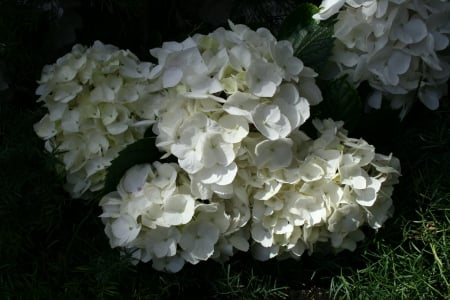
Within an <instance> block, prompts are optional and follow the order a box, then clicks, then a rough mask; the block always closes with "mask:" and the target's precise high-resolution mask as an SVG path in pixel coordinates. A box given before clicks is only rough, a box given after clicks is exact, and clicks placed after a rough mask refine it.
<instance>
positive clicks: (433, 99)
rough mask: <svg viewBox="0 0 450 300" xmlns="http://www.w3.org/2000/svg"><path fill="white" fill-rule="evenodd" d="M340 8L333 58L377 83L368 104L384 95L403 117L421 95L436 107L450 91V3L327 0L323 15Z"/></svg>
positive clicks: (356, 76)
mask: <svg viewBox="0 0 450 300" xmlns="http://www.w3.org/2000/svg"><path fill="white" fill-rule="evenodd" d="M335 14H337V21H336V24H335V27H334V36H335V38H336V43H335V48H334V51H333V56H332V58H331V60H332V61H334V62H335V63H336V65H337V66H338V68H339V72H340V74H348V75H349V80H350V81H352V82H353V83H354V84H355V85H359V84H360V83H361V82H363V81H367V82H368V83H369V85H370V86H371V87H372V88H373V89H374V92H373V93H372V94H371V95H370V96H369V98H368V105H369V106H371V107H373V108H380V107H381V103H382V99H383V98H384V99H386V100H388V101H389V104H390V106H391V107H392V108H395V109H401V111H400V116H401V117H402V118H403V117H404V116H405V114H406V113H407V112H408V110H409V109H410V108H411V105H412V103H413V102H414V100H415V99H416V97H417V98H418V99H419V100H420V101H421V102H422V103H423V104H424V105H425V106H426V107H428V108H429V109H432V110H434V109H437V108H438V107H439V101H440V99H441V98H442V97H443V96H444V95H446V94H447V90H448V87H447V82H448V79H449V76H450V58H449V56H448V53H447V54H444V52H443V50H445V49H446V48H447V47H448V45H449V35H450V23H449V21H448V20H449V18H450V3H449V2H448V1H445V0H443V1H439V0H419V1H408V0H383V1H379V0H359V1H355V0H346V1H345V0H330V1H328V0H326V1H323V2H322V4H321V10H320V12H319V13H317V14H316V15H314V18H315V19H316V20H318V21H321V20H326V19H329V18H330V17H331V16H333V15H335Z"/></svg>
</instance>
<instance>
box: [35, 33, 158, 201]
mask: <svg viewBox="0 0 450 300" xmlns="http://www.w3.org/2000/svg"><path fill="white" fill-rule="evenodd" d="M151 69H152V65H151V64H150V63H145V62H140V61H139V60H138V58H137V57H136V56H135V55H134V54H132V53H131V52H130V51H128V50H119V49H117V48H116V47H114V46H112V45H105V44H102V43H101V42H99V41H96V42H95V43H94V45H93V46H92V47H89V48H87V47H84V46H81V45H75V46H74V47H73V48H72V51H71V52H70V53H68V54H66V55H64V56H63V57H61V58H59V59H58V60H57V61H56V63H55V64H52V65H47V66H45V67H44V69H43V72H42V76H41V79H40V81H39V87H38V88H37V90H36V94H37V95H39V96H40V97H39V100H38V101H40V102H43V103H44V106H45V107H46V108H47V110H48V113H47V114H46V115H45V116H44V117H43V118H42V119H41V120H40V121H39V122H38V123H36V124H35V125H34V129H35V131H36V133H37V134H38V136H39V137H41V138H42V139H44V140H45V141H46V142H45V147H46V149H47V150H48V151H49V152H54V153H56V156H57V158H58V159H60V160H61V161H62V163H63V165H64V169H65V170H64V171H65V173H66V174H67V185H66V188H67V190H68V191H69V192H70V193H71V195H72V196H73V197H82V196H85V195H86V193H87V192H89V191H90V192H93V191H98V190H100V189H101V188H102V186H103V182H104V179H105V174H106V171H105V169H106V168H107V167H108V166H109V165H110V163H111V161H112V159H114V158H115V157H116V156H117V154H118V152H119V151H120V150H122V149H123V148H125V147H126V146H127V145H128V144H130V143H132V142H134V141H136V140H138V139H140V138H142V137H143V134H144V131H145V129H146V128H147V127H148V126H150V125H151V124H152V123H153V122H154V119H155V112H154V110H155V109H156V106H155V104H154V101H153V100H151V99H150V97H149V93H148V92H147V88H146V86H147V84H148V81H149V79H150V72H151Z"/></svg>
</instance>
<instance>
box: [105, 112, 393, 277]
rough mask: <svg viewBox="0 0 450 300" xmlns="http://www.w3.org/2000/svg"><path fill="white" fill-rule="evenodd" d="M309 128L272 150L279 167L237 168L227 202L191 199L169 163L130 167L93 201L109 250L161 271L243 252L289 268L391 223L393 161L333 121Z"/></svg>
mask: <svg viewBox="0 0 450 300" xmlns="http://www.w3.org/2000/svg"><path fill="white" fill-rule="evenodd" d="M314 124H315V126H316V128H317V129H318V131H319V135H320V136H319V137H318V138H317V139H315V140H313V139H310V138H309V137H308V136H307V135H306V134H304V133H303V132H301V131H297V132H296V133H293V134H291V136H290V138H289V140H290V141H291V142H290V143H288V145H289V147H286V148H285V149H284V150H282V151H283V152H285V153H284V154H285V156H290V159H289V160H290V164H289V165H287V166H286V167H276V168H273V165H271V164H266V165H265V166H257V164H256V163H255V160H254V159H259V158H258V157H255V158H254V159H252V158H250V157H249V156H248V157H247V159H244V158H242V159H240V160H239V161H238V165H239V168H238V171H237V175H236V178H235V179H234V180H233V182H232V184H231V185H232V187H233V194H232V195H231V196H229V197H227V199H223V198H221V195H220V194H219V195H213V196H212V197H211V199H210V200H207V201H202V200H201V199H198V198H196V197H194V196H193V193H192V188H191V182H190V181H191V179H190V177H191V178H192V176H188V174H187V173H186V172H185V171H183V170H182V169H181V168H180V167H179V166H178V165H177V164H175V163H160V162H154V163H153V165H150V164H143V165H137V166H134V167H132V168H131V169H129V170H128V171H127V173H126V174H125V176H124V177H123V178H122V180H121V182H120V183H119V185H118V188H117V191H114V192H111V193H109V194H107V195H106V196H105V197H103V199H102V200H101V202H100V205H101V206H102V208H103V214H102V215H101V218H102V220H103V222H104V223H105V225H106V227H105V232H106V234H107V236H108V237H109V239H110V244H111V247H118V246H119V247H122V248H123V249H124V250H125V251H126V252H128V253H131V254H132V256H133V257H134V258H135V259H136V260H140V261H143V262H148V261H150V260H151V261H152V262H153V267H154V268H155V269H158V270H165V271H168V272H177V271H179V270H180V269H181V268H182V267H183V266H184V264H185V263H186V262H189V263H191V264H197V263H198V262H200V261H204V260H207V259H214V260H218V261H224V260H226V259H228V258H229V257H231V256H232V255H233V254H234V253H235V252H236V251H248V250H251V252H252V255H253V256H254V257H255V258H256V259H258V260H267V259H270V258H273V257H278V258H287V257H293V258H295V259H298V258H299V257H301V255H302V254H303V253H304V252H305V251H306V250H307V251H308V252H309V253H311V252H313V250H314V247H315V246H316V245H317V244H325V245H327V247H328V248H331V249H334V250H335V251H341V250H343V249H348V250H351V251H353V250H354V249H355V248H356V243H357V242H358V241H361V240H362V239H363V238H364V234H363V233H362V231H361V230H360V227H361V226H363V225H364V224H368V225H369V226H370V227H372V228H374V229H378V228H380V227H381V226H382V224H383V223H384V221H385V220H386V219H387V218H388V217H389V216H391V214H392V212H393V206H392V200H391V195H392V192H393V185H394V184H396V183H397V182H398V176H399V170H400V165H399V161H398V160H397V159H396V158H395V157H392V156H385V155H380V154H377V153H375V149H374V147H373V146H371V145H369V144H367V142H365V141H364V140H361V139H353V138H349V137H347V132H346V131H345V130H344V129H343V128H342V125H343V122H334V121H332V120H324V121H319V120H315V121H314ZM250 135H252V137H251V138H250V137H248V138H246V139H247V140H244V142H243V143H244V144H245V145H244V147H245V148H247V151H248V154H251V153H254V151H255V149H252V147H251V146H250V145H251V144H255V141H254V140H255V139H258V138H259V139H264V138H262V137H261V136H260V135H259V134H258V133H256V132H254V134H250ZM254 136H256V137H254ZM264 140H265V141H270V140H267V139H264ZM275 142H276V143H278V142H279V141H278V140H277V141H275ZM280 142H281V141H280ZM247 143H248V145H249V146H247ZM273 145H276V144H273ZM280 146H281V147H283V144H282V143H280ZM277 154H282V153H276V154H275V155H277ZM276 157H277V158H278V157H279V156H278V155H277V156H276ZM274 159H275V160H276V158H274ZM280 159H281V160H283V159H284V158H280ZM316 247H317V246H316Z"/></svg>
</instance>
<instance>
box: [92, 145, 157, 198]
mask: <svg viewBox="0 0 450 300" xmlns="http://www.w3.org/2000/svg"><path fill="white" fill-rule="evenodd" d="M160 156H161V155H160V152H159V151H158V149H157V148H156V146H155V138H154V137H146V138H143V139H140V140H138V141H136V142H134V143H133V144H130V145H128V146H127V147H126V148H125V149H123V150H122V151H120V152H119V156H118V157H116V158H115V159H114V160H113V161H112V163H111V166H110V167H109V168H108V169H107V174H106V179H105V187H104V188H103V190H102V191H101V195H106V194H107V193H109V192H112V191H114V190H116V187H117V184H118V183H119V181H120V179H121V178H122V176H123V175H124V174H125V172H126V171H127V170H128V169H129V168H131V167H132V166H134V165H137V164H142V163H152V162H153V161H155V160H158V159H159V157H160Z"/></svg>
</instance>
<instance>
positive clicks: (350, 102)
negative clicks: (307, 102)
mask: <svg viewBox="0 0 450 300" xmlns="http://www.w3.org/2000/svg"><path fill="white" fill-rule="evenodd" d="M321 90H322V95H323V101H322V102H321V103H320V104H319V105H318V106H316V109H317V110H318V111H320V117H321V118H332V119H333V120H335V121H339V120H342V121H344V122H345V125H344V127H345V128H346V129H347V130H350V131H352V130H353V129H355V128H356V125H357V124H358V121H359V118H360V116H361V113H362V104H361V99H360V97H359V94H358V91H357V90H356V89H355V88H353V86H352V85H351V84H350V83H349V82H348V81H347V78H346V76H344V77H341V78H338V79H335V80H332V81H327V82H322V84H321Z"/></svg>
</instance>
